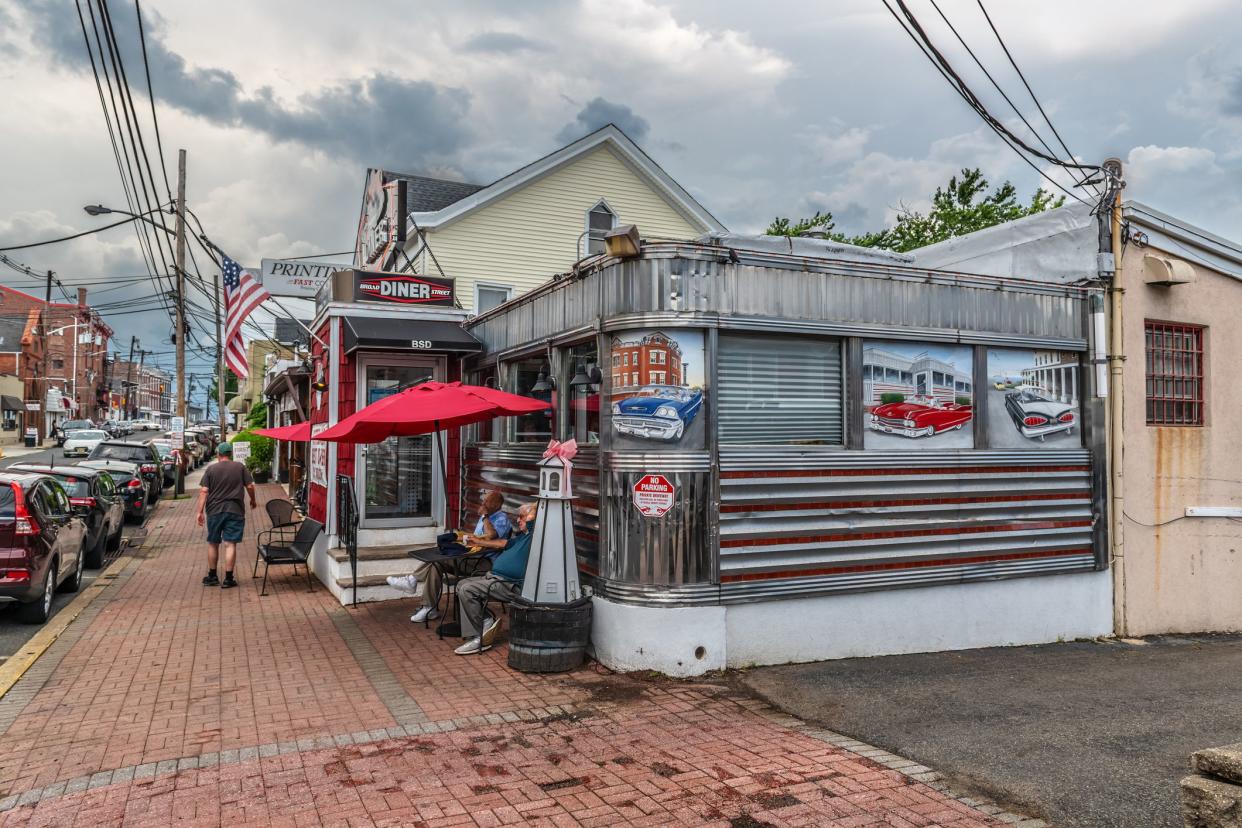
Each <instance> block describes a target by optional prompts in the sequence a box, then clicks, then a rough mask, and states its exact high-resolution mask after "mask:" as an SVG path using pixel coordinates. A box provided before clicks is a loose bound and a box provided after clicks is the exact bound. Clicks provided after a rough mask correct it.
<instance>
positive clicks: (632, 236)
mask: <svg viewBox="0 0 1242 828" xmlns="http://www.w3.org/2000/svg"><path fill="white" fill-rule="evenodd" d="M641 241H642V240H641V239H640V238H639V235H638V227H637V226H636V225H633V224H623V225H621V226H620V227H615V228H613V229H612V230H609V231H608V232H607V233H605V234H604V252H605V253H607V254H608V255H609V256H615V257H617V258H618V259H628V258H631V257H633V256H637V255H638V253H639V250H640V248H641Z"/></svg>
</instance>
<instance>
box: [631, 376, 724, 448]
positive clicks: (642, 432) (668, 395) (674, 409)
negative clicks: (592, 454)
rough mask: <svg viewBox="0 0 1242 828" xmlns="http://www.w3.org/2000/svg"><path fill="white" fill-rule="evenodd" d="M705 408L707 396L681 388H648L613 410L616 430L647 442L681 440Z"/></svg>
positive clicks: (668, 386) (666, 386)
mask: <svg viewBox="0 0 1242 828" xmlns="http://www.w3.org/2000/svg"><path fill="white" fill-rule="evenodd" d="M702 407H703V392H702V391H700V390H697V389H693V388H685V387H682V386H680V385H644V386H643V387H642V388H640V389H638V393H637V394H635V395H634V396H632V397H627V398H626V399H624V400H621V401H620V402H618V403H614V404H613V406H612V427H613V428H614V429H615V430H616V431H617V432H618V433H619V434H627V435H629V436H632V437H640V438H642V439H645V440H664V441H667V442H673V441H676V440H680V439H681V436H682V435H683V434H685V433H686V427H687V426H689V425H690V423H691V422H693V421H694V417H695V415H696V414H698V413H699V409H700V408H702Z"/></svg>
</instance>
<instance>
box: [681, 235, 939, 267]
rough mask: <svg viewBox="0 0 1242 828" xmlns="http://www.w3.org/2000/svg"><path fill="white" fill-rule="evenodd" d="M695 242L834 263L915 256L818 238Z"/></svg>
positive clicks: (908, 259)
mask: <svg viewBox="0 0 1242 828" xmlns="http://www.w3.org/2000/svg"><path fill="white" fill-rule="evenodd" d="M695 241H697V242H699V243H700V244H719V245H721V246H722V247H730V248H733V249H734V250H758V251H760V252H763V253H783V254H785V255H787V256H802V257H805V258H808V259H833V260H834V261H847V262H869V263H872V264H907V265H908V264H910V263H912V262H913V261H914V257H913V256H911V255H909V254H907V253H893V252H891V251H889V250H877V249H875V248H871V247H858V246H857V245H853V244H845V243H844V242H836V241H829V240H827V239H817V238H813V237H811V236H764V235H753V236H752V235H748V234H745V233H707V234H706V235H703V236H699V237H698V238H697V239H695Z"/></svg>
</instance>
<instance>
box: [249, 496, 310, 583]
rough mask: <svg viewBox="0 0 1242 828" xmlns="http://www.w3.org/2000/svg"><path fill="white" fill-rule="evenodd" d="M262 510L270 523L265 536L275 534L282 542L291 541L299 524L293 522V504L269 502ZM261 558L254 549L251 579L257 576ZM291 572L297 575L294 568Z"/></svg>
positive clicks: (279, 501) (285, 501)
mask: <svg viewBox="0 0 1242 828" xmlns="http://www.w3.org/2000/svg"><path fill="white" fill-rule="evenodd" d="M263 508H264V510H266V511H267V519H268V520H269V521H271V523H272V526H271V529H269V530H268V533H266V534H271V533H276V534H278V535H279V536H280V538H281V539H282V540H285V541H292V540H293V538H294V536H295V535H296V533H297V528H298V526H299V524H300V523H301V521H299V520H294V516H295V515H296V514H297V512H296V511H294V508H293V504H292V503H290V502H289V501H287V500H269V501H268V502H267V503H264V504H263ZM261 557H262V553H261V552H260V551H259V550H258V549H256V550H255V553H254V572H253V573H251V577H252V578H257V577H258V576H259V559H260V558H261ZM293 572H294V574H295V575H296V574H297V568H296V567H295V568H294V570H293Z"/></svg>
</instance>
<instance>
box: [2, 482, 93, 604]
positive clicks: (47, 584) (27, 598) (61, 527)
mask: <svg viewBox="0 0 1242 828" xmlns="http://www.w3.org/2000/svg"><path fill="white" fill-rule="evenodd" d="M85 541H86V523H85V522H84V521H83V520H82V518H81V516H80V515H78V514H75V513H74V510H73V507H72V506H71V505H70V503H69V496H68V495H67V494H65V490H64V488H62V487H61V485H60V484H59V483H57V482H56V481H55V480H53V479H52V478H51V477H47V476H45V475H41V474H11V473H5V474H0V598H3V599H6V600H9V601H17V602H18V603H20V604H21V607H20V608H19V609H18V617H19V618H20V619H21V620H22V621H24V622H26V623H27V624H42V623H43V622H44V621H46V620H47V619H48V616H49V615H51V613H52V594H53V593H54V592H55V591H56V589H57V588H58V587H59V588H60V589H63V590H64V591H65V592H77V590H78V588H79V587H80V586H82V565H83V564H84V563H85V557H86V556H85V555H84V554H83V551H82V546H83V544H84V543H85Z"/></svg>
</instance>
